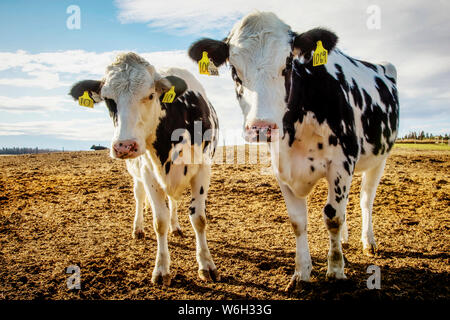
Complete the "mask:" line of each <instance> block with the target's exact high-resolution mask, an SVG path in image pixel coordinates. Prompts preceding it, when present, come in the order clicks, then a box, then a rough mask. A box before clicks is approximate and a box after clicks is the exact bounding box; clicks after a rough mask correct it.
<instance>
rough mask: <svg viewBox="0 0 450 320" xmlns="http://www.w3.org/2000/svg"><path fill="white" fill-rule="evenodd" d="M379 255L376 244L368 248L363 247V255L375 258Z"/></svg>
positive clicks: (369, 245)
mask: <svg viewBox="0 0 450 320" xmlns="http://www.w3.org/2000/svg"><path fill="white" fill-rule="evenodd" d="M376 253H377V246H376V244H368V245H367V246H363V254H364V255H366V256H368V257H373V256H375V254H376Z"/></svg>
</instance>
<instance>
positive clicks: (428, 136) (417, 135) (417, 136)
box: [401, 131, 449, 140]
mask: <svg viewBox="0 0 450 320" xmlns="http://www.w3.org/2000/svg"><path fill="white" fill-rule="evenodd" d="M448 138H449V134H448V133H446V134H439V135H434V134H432V133H428V132H424V131H420V132H415V131H413V132H410V133H408V134H405V135H404V136H403V138H401V139H404V140H448Z"/></svg>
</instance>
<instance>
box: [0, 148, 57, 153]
mask: <svg viewBox="0 0 450 320" xmlns="http://www.w3.org/2000/svg"><path fill="white" fill-rule="evenodd" d="M57 151H60V150H55V149H39V148H23V147H22V148H18V147H13V148H1V149H0V154H29V153H48V152H57Z"/></svg>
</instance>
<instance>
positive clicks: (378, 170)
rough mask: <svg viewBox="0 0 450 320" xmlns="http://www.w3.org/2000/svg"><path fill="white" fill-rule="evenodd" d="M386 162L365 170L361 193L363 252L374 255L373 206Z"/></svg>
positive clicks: (375, 246)
mask: <svg viewBox="0 0 450 320" xmlns="http://www.w3.org/2000/svg"><path fill="white" fill-rule="evenodd" d="M385 164H386V159H385V160H383V161H382V162H381V163H380V164H379V165H377V166H376V167H374V168H372V169H370V170H367V171H365V172H364V173H363V176H362V183H361V195H360V206H361V214H362V232H361V242H362V244H363V252H364V254H366V255H368V256H371V255H373V254H374V253H375V251H376V248H377V245H376V242H375V237H374V235H373V226H372V208H373V202H374V200H375V195H376V193H377V187H378V184H379V182H380V179H381V176H382V175H383V170H384V165H385Z"/></svg>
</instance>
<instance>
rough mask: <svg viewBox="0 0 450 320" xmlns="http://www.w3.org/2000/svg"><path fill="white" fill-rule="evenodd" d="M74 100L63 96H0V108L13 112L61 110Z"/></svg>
mask: <svg viewBox="0 0 450 320" xmlns="http://www.w3.org/2000/svg"><path fill="white" fill-rule="evenodd" d="M71 102H72V100H70V99H69V98H66V97H62V96H47V97H45V96H44V97H36V96H23V97H20V98H11V97H6V96H0V110H1V111H5V112H12V113H23V112H30V111H31V112H40V113H45V112H49V111H56V110H61V108H62V107H63V106H64V105H67V104H69V103H71Z"/></svg>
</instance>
